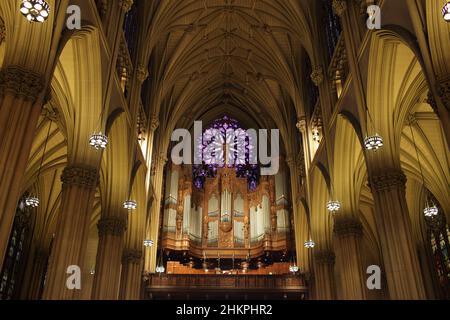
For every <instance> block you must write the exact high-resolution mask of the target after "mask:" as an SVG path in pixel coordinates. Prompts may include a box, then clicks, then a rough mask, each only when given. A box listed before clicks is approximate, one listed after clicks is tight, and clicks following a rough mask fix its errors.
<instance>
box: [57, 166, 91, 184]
mask: <svg viewBox="0 0 450 320" xmlns="http://www.w3.org/2000/svg"><path fill="white" fill-rule="evenodd" d="M98 179H99V175H98V171H97V169H96V168H92V167H88V166H81V165H73V166H68V167H66V168H65V169H64V171H63V173H62V175H61V181H62V183H63V188H65V187H69V186H78V187H83V188H90V189H94V188H96V187H97V184H98Z"/></svg>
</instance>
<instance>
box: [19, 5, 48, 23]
mask: <svg viewBox="0 0 450 320" xmlns="http://www.w3.org/2000/svg"><path fill="white" fill-rule="evenodd" d="M20 13H21V14H22V15H23V16H24V17H25V18H27V20H28V21H29V22H40V23H42V22H44V21H45V20H47V18H48V15H49V13H50V5H49V4H48V3H47V2H46V1H44V0H23V1H22V4H21V5H20Z"/></svg>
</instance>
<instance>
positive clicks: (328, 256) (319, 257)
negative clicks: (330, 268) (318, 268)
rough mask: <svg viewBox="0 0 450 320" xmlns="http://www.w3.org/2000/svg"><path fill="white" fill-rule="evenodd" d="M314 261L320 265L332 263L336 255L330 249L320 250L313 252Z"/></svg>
mask: <svg viewBox="0 0 450 320" xmlns="http://www.w3.org/2000/svg"><path fill="white" fill-rule="evenodd" d="M314 261H315V262H316V263H317V264H320V265H324V264H325V265H334V263H335V261H336V255H335V254H334V252H333V251H331V250H321V251H317V252H315V253H314Z"/></svg>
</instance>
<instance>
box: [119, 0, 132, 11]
mask: <svg viewBox="0 0 450 320" xmlns="http://www.w3.org/2000/svg"><path fill="white" fill-rule="evenodd" d="M133 2H134V1H133V0H120V2H119V6H120V8H121V9H122V11H123V12H124V13H127V12H128V11H130V9H131V7H132V6H133Z"/></svg>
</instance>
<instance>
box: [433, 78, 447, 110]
mask: <svg viewBox="0 0 450 320" xmlns="http://www.w3.org/2000/svg"><path fill="white" fill-rule="evenodd" d="M438 95H439V97H440V98H441V100H442V103H443V104H444V106H445V108H446V109H447V111H449V110H450V78H447V79H445V80H443V81H441V82H440V83H439V88H438ZM430 105H431V104H430ZM431 106H432V107H433V110H435V111H436V110H437V105H435V106H433V105H431ZM434 108H436V109H434Z"/></svg>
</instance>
